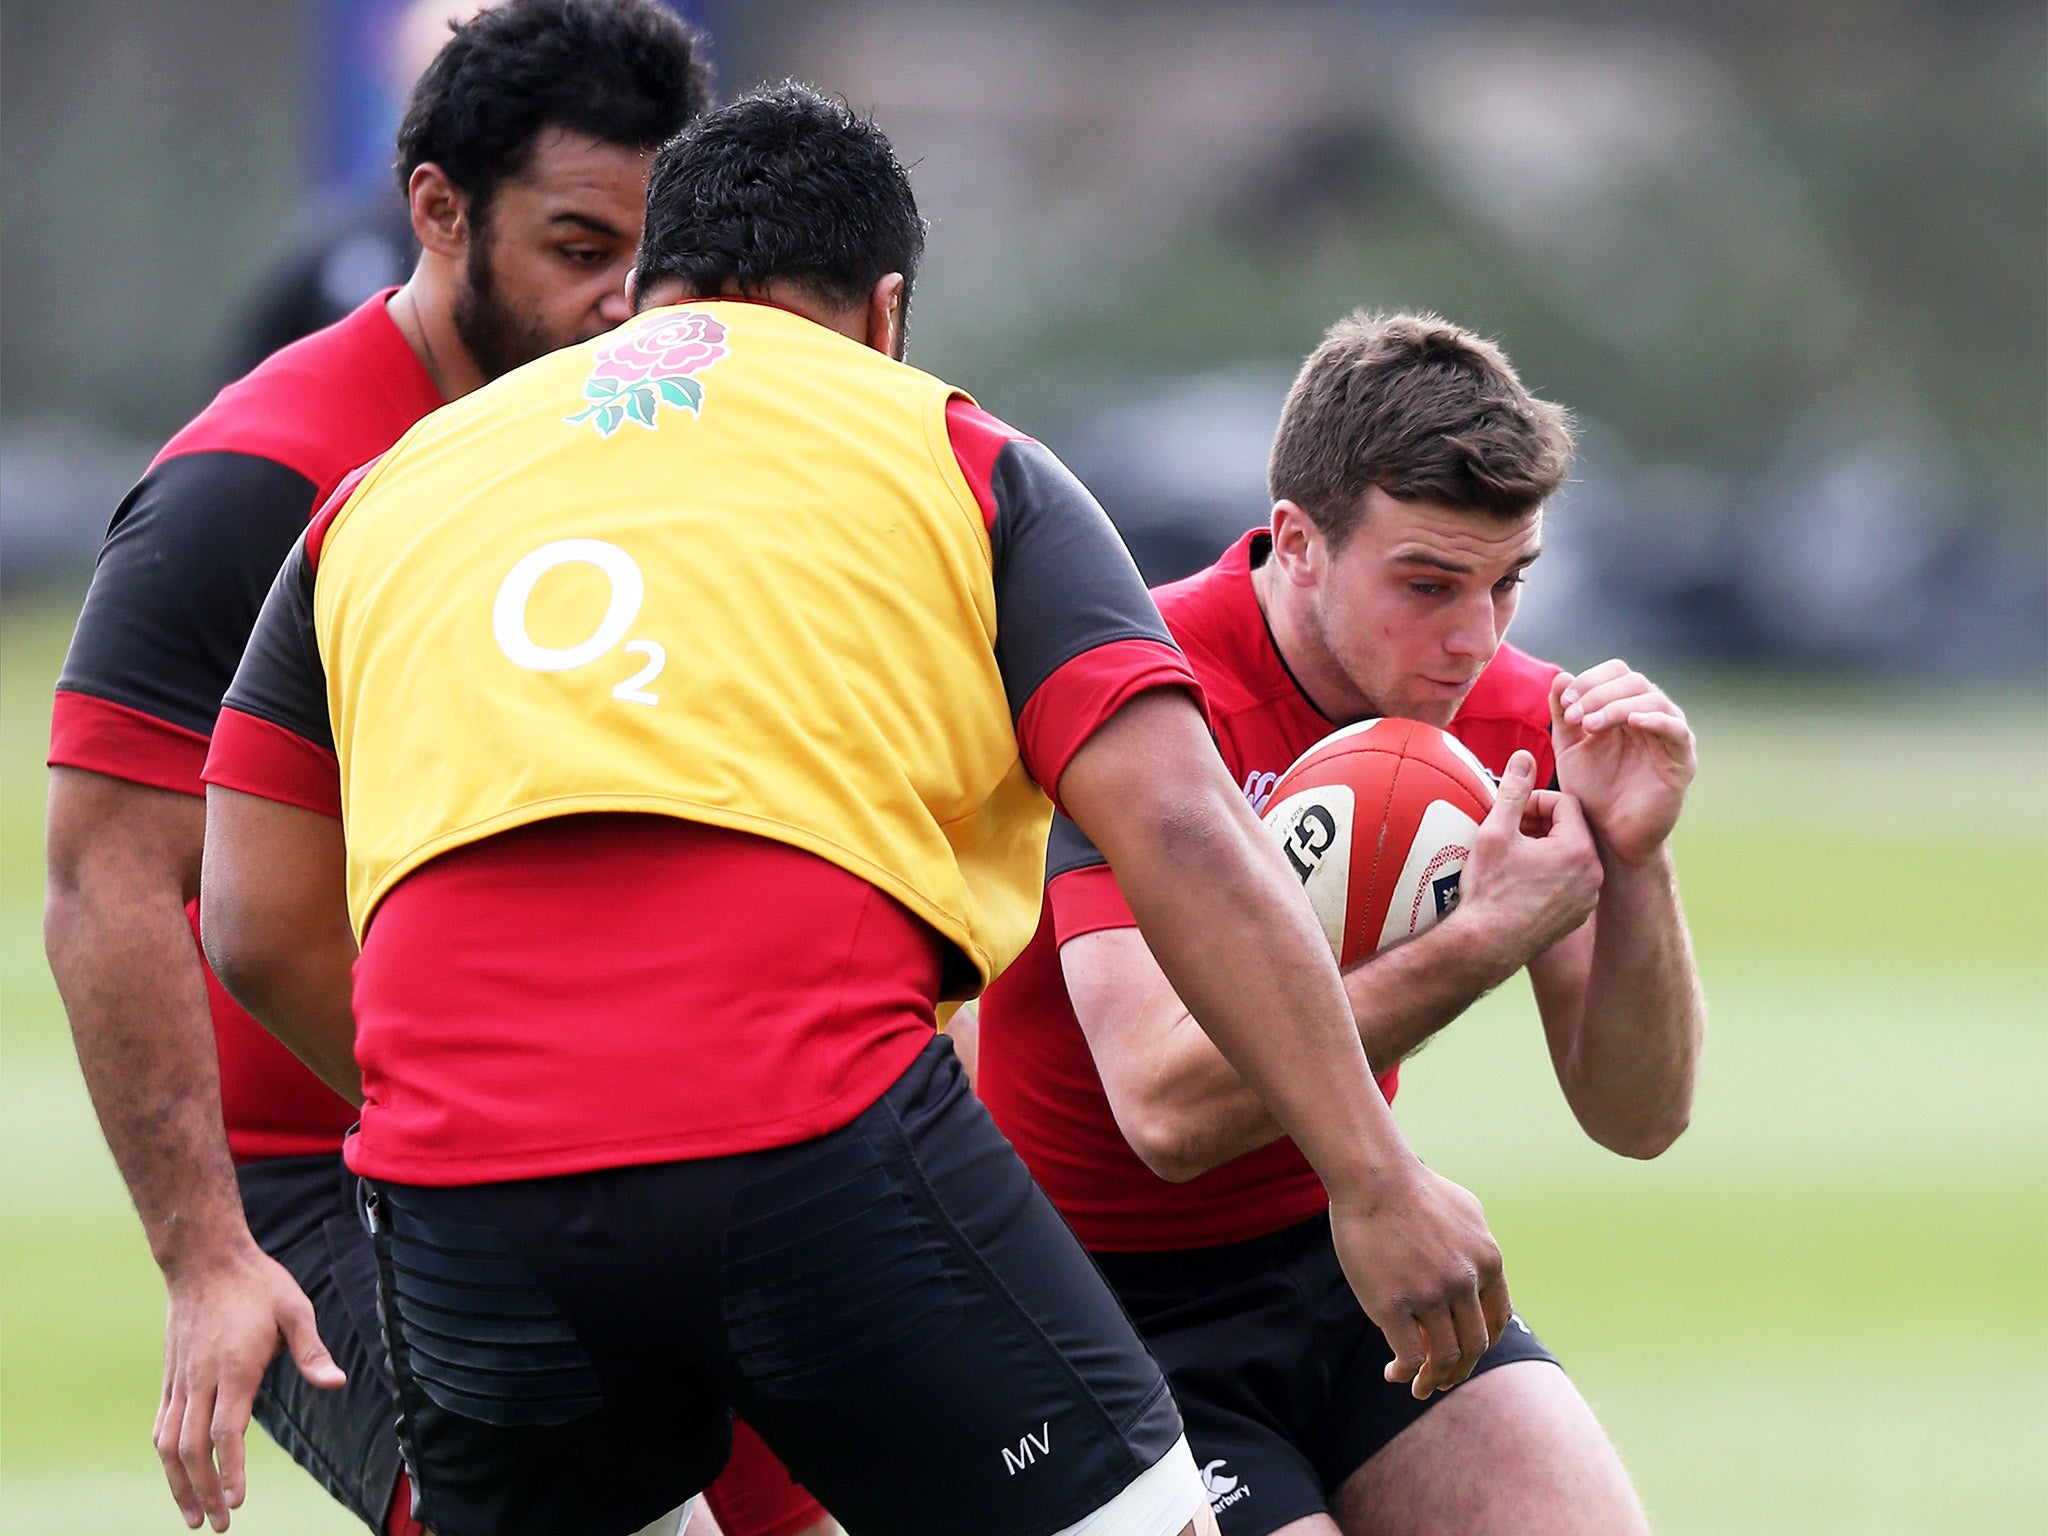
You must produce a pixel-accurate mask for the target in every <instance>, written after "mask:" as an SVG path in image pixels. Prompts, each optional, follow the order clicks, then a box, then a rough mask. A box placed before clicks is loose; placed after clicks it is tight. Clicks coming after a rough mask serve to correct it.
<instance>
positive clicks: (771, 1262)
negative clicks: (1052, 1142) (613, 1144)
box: [367, 1037, 1181, 1536]
mask: <svg viewBox="0 0 2048 1536" xmlns="http://www.w3.org/2000/svg"><path fill="white" fill-rule="evenodd" d="M367 1193H368V1198H369V1200H370V1201H371V1206H372V1211H373V1216H374V1221H375V1226H376V1231H377V1250H378V1259H379V1264H380V1268H381V1283H382V1290H383V1298H384V1305H385V1317H386V1322H387V1336H388V1338H389V1342H390V1346H391V1355H392V1361H393V1364H394V1366H395V1368H396V1372H397V1377H398V1382H399V1406H400V1437H401V1439H402V1440H403V1441H404V1443H405V1447H406V1454H407V1461H408V1463H409V1465H410V1466H411V1468H412V1470H413V1480H414V1486H415V1489H416V1492H417V1498H418V1501H419V1502H418V1513H419V1516H420V1518H421V1519H422V1520H423V1521H424V1522H425V1523H426V1524H427V1525H428V1526H429V1527H431V1528H432V1529H433V1530H434V1531H435V1532H436V1533H438V1536H528V1533H531V1536H559V1533H561V1532H566V1531H575V1532H578V1533H583V1536H606V1533H626V1532H631V1531H635V1530H637V1529H638V1528H639V1527H640V1526H642V1525H644V1524H646V1523H647V1522H648V1521H650V1520H652V1519H654V1518H655V1517H656V1516H658V1515H660V1514H661V1513H663V1512H664V1511H665V1510H669V1509H673V1508H674V1507H675V1506H676V1505H677V1504H679V1503H681V1502H682V1500H683V1499H684V1498H685V1497H687V1496H688V1495H690V1494H692V1493H695V1492H697V1491H698V1490H699V1489H701V1488H702V1487H703V1486H704V1485H705V1484H706V1483H708V1482H710V1481H711V1479H712V1478H713V1477H714V1476H715V1475H716V1473H717V1472H718V1470H719V1468H720V1466H721V1465H722V1464H723V1462H724V1460H725V1457H726V1454H727V1450H728V1446H729V1443H730V1420H731V1416H732V1414H733V1413H734V1412H735V1411H737V1412H738V1413H739V1414H740V1415H742V1416H743V1417H745V1418H746V1420H747V1421H748V1422H749V1423H750V1424H752V1425H753V1426H754V1428H755V1429H756V1430H758V1431H759V1432H760V1435H761V1438H762V1439H763V1440H765V1441H766V1442H767V1443H768V1445H769V1446H770V1447H771V1448H772V1449H773V1450H774V1451H775V1453H776V1454H777V1455H778V1456H779V1457H780V1458H781V1459H782V1461H783V1464H784V1465H785V1466H787V1467H788V1468H789V1470H790V1473H791V1474H792V1475H793V1476H794V1477H796V1478H797V1480H798V1481H800V1482H801V1483H802V1484H803V1485H804V1486H805V1487H806V1488H808V1489H809V1490H810V1491H811V1492H812V1493H813V1494H815V1495H816V1496H817V1498H818V1500H819V1501H820V1502H821V1503H822V1504H824V1506H825V1507H826V1508H827V1509H829V1510H831V1511H832V1512H833V1514H835V1515H836V1516H838V1517H839V1519H840V1520H842V1521H843V1522H844V1523H845V1524H846V1526H847V1527H848V1528H849V1529H850V1530H854V1531H865V1532H888V1533H892V1536H960V1533H962V1532H970V1531H971V1532H974V1533H976V1536H1042V1533H1048V1532H1052V1531H1056V1530H1058V1529H1060V1528H1061V1527H1062V1526H1065V1525H1069V1524H1072V1523H1073V1522H1075V1521H1077V1520H1079V1519H1081V1518H1082V1517H1083V1516H1084V1515H1087V1514H1088V1513H1090V1512H1091V1511H1093V1510H1095V1509H1097V1508H1098V1507H1100V1506H1101V1505H1102V1504H1104V1503H1106V1502H1108V1500H1109V1499H1111V1498H1112V1497H1114V1496H1115V1495H1116V1494H1117V1493H1118V1492H1119V1491H1121V1490H1122V1489H1123V1488H1124V1487H1125V1486H1126V1485H1127V1484H1129V1483H1130V1482H1131V1481H1132V1480H1133V1479H1134V1478H1135V1477H1136V1476H1137V1475H1138V1474H1139V1473H1140V1472H1142V1471H1144V1470H1145V1469H1146V1468H1147V1467H1149V1466H1151V1465H1152V1464H1153V1463H1154V1462H1156V1461H1157V1460H1158V1459H1159V1458H1160V1457H1161V1456H1163V1455H1164V1454H1165V1453H1166V1452H1167V1451H1168V1450H1169V1449H1171V1448H1172V1446H1173V1444H1174V1442H1175V1441H1176V1440H1178V1439H1179V1438H1180V1435H1181V1422H1180V1417H1179V1415H1178V1414H1177V1413H1176V1412H1175V1411H1174V1406H1173V1402H1172V1399H1171V1398H1170V1397H1169V1396H1168V1395H1167V1389H1166V1382H1165V1380H1164V1379H1163V1378H1162V1377H1161V1375H1160V1373H1159V1368H1158V1367H1157V1366H1156V1365H1155V1364H1154V1363H1153V1361H1152V1359H1151V1357H1150V1356H1149V1355H1148V1354H1147V1353H1146V1352H1145V1347H1144V1345H1143V1344H1141V1343H1140V1342H1139V1340H1138V1337H1137V1335H1136V1334H1135V1333H1134V1332H1133V1331H1132V1329H1131V1326H1130V1324H1129V1322H1128V1321H1127V1320H1126V1319H1125V1317H1124V1315H1123V1312H1122V1310H1121V1309H1120V1308H1119V1307H1118V1305H1117V1302H1116V1299H1115V1297H1113V1296H1112V1295H1111V1294H1110V1292H1109V1289H1108V1287H1107V1286H1105V1285H1104V1284H1103V1282H1102V1278H1101V1276H1100V1275H1099V1274H1098V1273H1097V1271H1096V1269H1095V1267H1094V1265H1093V1264H1091V1263H1090V1262H1089V1260H1088V1256H1087V1255H1086V1254H1085V1253H1083V1252H1082V1250H1081V1247H1080V1245H1079V1244H1078V1243H1077V1242H1076V1241H1075V1239H1074V1236H1073V1234H1072V1233H1071V1232H1069V1231H1068V1230H1067V1227H1066V1224H1065V1223H1064V1222H1062V1221H1061V1220H1060V1218H1059V1215H1058V1214H1057V1213H1056V1212H1055V1211H1054V1210H1053V1208H1052V1206H1051V1204H1050V1203H1049V1202H1048V1201H1047V1200H1046V1198H1045V1196H1044V1195H1043V1194H1042V1193H1040V1191H1039V1189H1038V1187H1037V1185H1035V1184H1034V1183H1032V1181H1031V1177H1030V1175H1029V1174H1028V1173H1027V1172H1026V1171H1025V1168H1024V1165H1023V1163H1022V1162H1021V1161H1020V1160H1019V1159H1018V1157H1017V1154H1016V1153H1015V1152H1014V1151H1013V1150H1012V1149H1011V1147H1010V1144H1009V1143H1008V1142H1007V1141H1005V1140H1004V1139H1003V1137H1002V1136H1001V1134H1000V1133H998V1132H997V1130H996V1129H995V1126H994V1124H993V1123H992V1122H991V1121H990V1120H989V1118H988V1114H987V1112H986V1111H985V1110H983V1108H982V1107H981V1104H980V1101H978V1100H977V1099H975V1098H974V1096H973V1095H972V1093H970V1092H969V1090H968V1087H967V1080H966V1076H965V1074H964V1073H963V1072H962V1071H961V1069H960V1065H959V1063H958V1061H957V1060H956V1059H955V1058H954V1055H953V1049H952V1046H951V1045H950V1044H949V1043H948V1042H946V1041H945V1040H944V1039H943V1038H942V1037H941V1038H935V1039H934V1040H933V1041H932V1043H931V1044H930V1045H929V1046H927V1047H926V1048H925V1050H924V1051H923V1052H922V1054H920V1055H919V1057H918V1059H917V1060H916V1061H915V1062H914V1063H912V1065H911V1067H910V1069H909V1070H908V1071H907V1072H905V1073H904V1075H903V1076H902V1077H901V1078H900V1079H898V1081H897V1082H896V1083H895V1085H894V1086H892V1087H891V1088H890V1089H889V1091H888V1092H887V1093H886V1094H884V1095H883V1096H882V1098H881V1099H880V1100H879V1101H877V1102H876V1103H875V1104H874V1105H873V1106H872V1107H871V1108H869V1109H868V1110H867V1111H866V1112H864V1113H863V1114H861V1115H860V1116H859V1117H858V1118H857V1119H855V1120H854V1121H853V1122H852V1124H850V1125H847V1126H845V1127H844V1128H842V1129H840V1130H838V1131H835V1132H833V1133H831V1134H830V1135H827V1136H823V1137H820V1138H818V1139H816V1140H813V1141H808V1142H803V1143H799V1144H798V1145H795V1146H790V1147H781V1148H776V1149H773V1150H770V1151H765V1152H753V1153H746V1154H741V1155H738V1156H732V1157H722V1158H710V1159H705V1160H702V1161H695V1162H684V1163H667V1164H658V1165H652V1166H646V1167H636V1168H617V1169H607V1170H601V1171H598V1172H592V1173H583V1174H575V1175H571V1176H567V1177H561V1178H547V1179H533V1180H526V1181H521V1182H516V1183H504V1184H488V1185H476V1186H471V1187H468V1188H456V1189H437V1188H423V1187H419V1186H411V1185H400V1184H393V1183H388V1182H375V1183H369V1184H368V1189H367Z"/></svg>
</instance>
